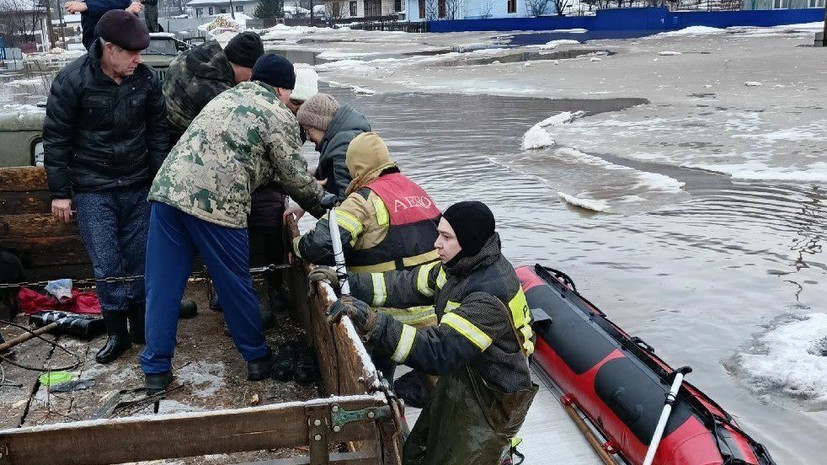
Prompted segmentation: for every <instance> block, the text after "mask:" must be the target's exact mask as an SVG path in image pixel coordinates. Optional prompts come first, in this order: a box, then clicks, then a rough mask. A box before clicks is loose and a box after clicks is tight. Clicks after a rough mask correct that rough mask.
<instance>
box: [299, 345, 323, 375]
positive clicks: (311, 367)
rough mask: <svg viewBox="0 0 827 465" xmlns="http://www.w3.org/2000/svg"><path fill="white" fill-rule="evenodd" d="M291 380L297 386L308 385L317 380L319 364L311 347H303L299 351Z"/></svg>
mask: <svg viewBox="0 0 827 465" xmlns="http://www.w3.org/2000/svg"><path fill="white" fill-rule="evenodd" d="M293 379H294V380H295V381H296V382H297V383H299V384H310V383H312V382H314V381H316V380H317V379H319V362H318V361H317V360H316V352H313V348H312V347H310V346H304V347H302V348H301V349H299V351H298V356H297V357H296V369H295V373H293Z"/></svg>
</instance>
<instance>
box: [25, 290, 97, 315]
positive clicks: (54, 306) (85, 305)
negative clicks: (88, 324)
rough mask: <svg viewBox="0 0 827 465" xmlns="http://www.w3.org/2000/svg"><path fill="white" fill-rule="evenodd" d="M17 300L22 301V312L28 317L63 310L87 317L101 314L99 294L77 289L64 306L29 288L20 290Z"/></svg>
mask: <svg viewBox="0 0 827 465" xmlns="http://www.w3.org/2000/svg"><path fill="white" fill-rule="evenodd" d="M17 298H18V299H19V300H20V311H22V312H23V313H25V314H27V315H31V314H32V313H34V312H38V311H40V310H63V311H66V312H72V313H83V314H86V315H99V314H100V312H101V304H100V302H99V301H98V296H97V294H95V293H94V292H80V291H78V290H77V289H72V299H71V300H69V301H68V302H66V303H63V304H62V303H60V302H58V300H57V299H56V298H55V297H54V296H52V295H44V294H41V293H39V292H37V291H34V290H32V289H29V288H27V287H21V288H20V292H18V293H17Z"/></svg>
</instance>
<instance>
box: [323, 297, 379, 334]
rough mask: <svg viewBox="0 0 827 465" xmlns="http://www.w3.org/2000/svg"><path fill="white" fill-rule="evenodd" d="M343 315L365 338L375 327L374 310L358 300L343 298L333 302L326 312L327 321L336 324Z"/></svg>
mask: <svg viewBox="0 0 827 465" xmlns="http://www.w3.org/2000/svg"><path fill="white" fill-rule="evenodd" d="M344 315H347V316H348V317H350V319H351V321H353V324H354V325H355V326H356V329H358V330H359V332H361V333H362V334H363V335H365V338H370V333H371V332H372V331H373V327H374V326H375V325H376V311H375V310H373V309H372V308H370V306H369V305H368V304H366V303H364V302H362V301H361V300H359V299H356V298H354V297H351V296H344V297H342V298H341V299H339V300H337V301H336V302H333V305H331V306H330V308H329V309H328V310H327V321H328V322H330V323H337V322H338V321H339V320H341V319H342V316H344Z"/></svg>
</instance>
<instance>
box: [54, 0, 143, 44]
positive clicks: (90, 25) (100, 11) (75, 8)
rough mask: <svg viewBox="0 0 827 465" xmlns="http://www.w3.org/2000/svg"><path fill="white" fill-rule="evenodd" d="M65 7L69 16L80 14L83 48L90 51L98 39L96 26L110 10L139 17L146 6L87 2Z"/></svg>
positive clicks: (115, 0)
mask: <svg viewBox="0 0 827 465" xmlns="http://www.w3.org/2000/svg"><path fill="white" fill-rule="evenodd" d="M63 7H64V8H66V11H67V12H68V13H69V14H77V13H80V28H81V30H82V31H83V46H84V47H85V48H86V50H89V49H90V48H91V47H92V43H93V42H95V39H97V38H98V36H97V33H96V32H95V26H97V24H98V21H100V19H101V17H103V15H104V13H106V12H107V11H110V10H126V11H128V12H130V13H132V14H134V15H136V16H137V15H138V13H140V12H141V10H143V8H144V5H143V3H141V2H140V1H138V0H135V1H132V0H85V1H72V2H66V3H65V4H64V5H63Z"/></svg>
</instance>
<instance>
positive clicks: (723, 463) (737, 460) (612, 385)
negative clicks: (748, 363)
mask: <svg viewBox="0 0 827 465" xmlns="http://www.w3.org/2000/svg"><path fill="white" fill-rule="evenodd" d="M517 276H519V278H520V281H521V282H522V285H523V290H524V291H525V294H526V299H527V300H528V306H529V308H530V309H531V312H532V316H533V319H534V322H533V327H534V332H535V333H536V335H537V341H536V349H535V353H534V356H533V361H534V363H535V364H537V365H538V366H539V367H540V368H541V370H542V371H543V372H544V373H545V375H547V377H548V378H549V379H550V380H551V381H552V382H553V383H554V384H555V385H556V386H557V387H558V388H559V389H560V391H562V392H563V393H564V394H565V395H564V398H565V399H564V401H565V402H571V403H574V404H576V406H577V407H578V409H579V410H580V411H581V412H583V414H584V415H585V416H586V417H587V418H588V419H589V421H590V422H591V423H592V426H593V427H594V428H596V429H597V430H598V431H600V433H601V434H602V435H603V437H604V438H606V439H607V444H606V446H607V448H608V449H610V450H613V451H616V453H617V454H619V455H620V456H622V458H623V459H624V460H625V461H626V462H628V463H631V464H634V465H640V464H642V463H643V460H644V457H645V455H646V450H647V448H648V447H649V442H650V441H651V439H652V435H653V433H654V431H655V427H656V425H657V422H658V418H659V417H660V414H661V411H662V410H663V406H664V401H665V399H666V395H667V394H668V393H669V389H670V385H671V384H672V379H673V375H672V373H673V372H674V370H673V369H672V368H671V367H669V365H667V364H666V363H665V362H664V361H663V360H661V359H660V358H658V357H657V356H656V355H655V354H654V349H653V348H652V347H650V346H649V345H648V344H646V343H644V342H643V341H641V340H640V339H639V338H637V337H631V336H629V335H628V334H626V332H624V331H623V330H622V329H620V328H619V327H618V326H617V325H615V324H614V323H612V322H611V321H610V320H609V319H608V318H606V315H605V314H604V313H603V312H601V311H600V310H598V309H597V308H596V307H595V306H594V305H592V304H591V303H590V302H589V301H587V300H586V299H585V298H584V297H582V296H581V295H580V294H579V293H578V292H577V290H576V287H575V285H574V283H573V282H572V281H571V279H570V278H569V277H568V276H566V275H565V274H564V273H562V272H559V271H556V270H552V269H548V268H544V267H542V266H540V265H536V266H535V267H527V266H526V267H520V268H517ZM736 464H738V465H775V462H774V461H773V459H772V458H771V457H770V454H769V452H767V451H766V449H765V448H764V447H763V446H762V445H761V444H759V443H758V442H756V441H754V440H753V439H752V438H750V437H749V436H748V435H747V434H746V433H744V432H743V431H742V430H741V429H740V427H738V426H737V425H736V423H735V421H734V420H733V419H732V417H730V416H729V414H727V413H726V411H724V410H723V409H722V408H721V407H720V406H719V405H718V404H716V403H715V402H713V401H712V400H711V399H709V398H708V397H707V396H706V395H705V394H704V393H702V392H701V391H700V390H698V389H697V388H696V387H694V386H692V385H691V384H689V383H687V382H685V381H684V383H683V384H682V386H681V389H680V391H679V392H678V396H677V399H676V401H675V402H674V404H673V406H672V413H671V415H670V417H669V421H668V422H667V423H666V428H665V430H664V433H663V439H662V440H661V442H660V445H659V447H658V450H657V454H656V455H655V459H654V465H736Z"/></svg>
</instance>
